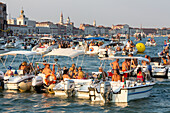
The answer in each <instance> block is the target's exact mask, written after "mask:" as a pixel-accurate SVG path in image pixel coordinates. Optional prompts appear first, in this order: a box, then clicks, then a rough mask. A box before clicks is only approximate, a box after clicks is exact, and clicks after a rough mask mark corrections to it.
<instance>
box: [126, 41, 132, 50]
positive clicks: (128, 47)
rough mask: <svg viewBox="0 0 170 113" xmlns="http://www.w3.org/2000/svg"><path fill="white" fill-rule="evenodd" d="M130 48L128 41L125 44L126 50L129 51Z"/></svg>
mask: <svg viewBox="0 0 170 113" xmlns="http://www.w3.org/2000/svg"><path fill="white" fill-rule="evenodd" d="M130 47H131V44H130V41H129V40H128V42H127V44H126V50H129V49H130Z"/></svg>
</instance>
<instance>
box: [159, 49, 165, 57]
mask: <svg viewBox="0 0 170 113" xmlns="http://www.w3.org/2000/svg"><path fill="white" fill-rule="evenodd" d="M160 55H161V56H163V57H165V56H166V53H165V49H163V51H162V52H161V53H160Z"/></svg>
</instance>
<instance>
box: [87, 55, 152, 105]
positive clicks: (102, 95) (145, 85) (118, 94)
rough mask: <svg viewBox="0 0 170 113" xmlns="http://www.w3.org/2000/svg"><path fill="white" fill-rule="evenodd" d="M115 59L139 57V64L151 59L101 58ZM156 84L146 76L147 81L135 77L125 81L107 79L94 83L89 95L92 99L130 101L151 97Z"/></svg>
mask: <svg viewBox="0 0 170 113" xmlns="http://www.w3.org/2000/svg"><path fill="white" fill-rule="evenodd" d="M114 59H131V60H132V59H138V64H139V63H140V62H139V61H141V60H144V61H149V60H148V59H146V58H142V57H112V58H103V59H101V60H114ZM131 72H132V71H130V70H129V71H127V72H121V73H131ZM132 78H133V79H132ZM154 84H155V83H154V82H152V81H148V80H147V78H145V82H142V81H139V80H137V79H134V77H131V78H129V80H125V81H124V82H120V81H118V82H114V81H106V82H102V83H99V84H98V85H92V86H91V87H90V88H89V89H90V91H89V96H90V99H91V101H103V102H107V101H109V102H129V101H131V100H136V99H141V98H146V97H149V95H150V92H151V90H152V88H153V85H154Z"/></svg>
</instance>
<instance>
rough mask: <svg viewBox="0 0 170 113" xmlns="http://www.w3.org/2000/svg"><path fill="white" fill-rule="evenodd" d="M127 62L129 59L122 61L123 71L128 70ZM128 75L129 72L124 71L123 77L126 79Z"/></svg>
mask: <svg viewBox="0 0 170 113" xmlns="http://www.w3.org/2000/svg"><path fill="white" fill-rule="evenodd" d="M127 62H128V60H127V59H125V61H124V62H123V63H122V71H123V72H125V71H127V70H128V63H127ZM127 77H128V73H123V78H124V79H126V78H127ZM123 81H124V80H123Z"/></svg>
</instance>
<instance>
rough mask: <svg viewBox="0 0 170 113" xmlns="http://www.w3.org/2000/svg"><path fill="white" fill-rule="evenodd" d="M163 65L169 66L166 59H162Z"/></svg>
mask: <svg viewBox="0 0 170 113" xmlns="http://www.w3.org/2000/svg"><path fill="white" fill-rule="evenodd" d="M162 63H163V65H167V61H166V57H162Z"/></svg>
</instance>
